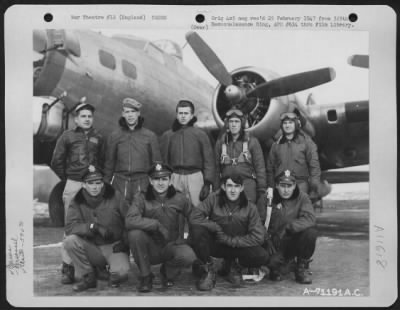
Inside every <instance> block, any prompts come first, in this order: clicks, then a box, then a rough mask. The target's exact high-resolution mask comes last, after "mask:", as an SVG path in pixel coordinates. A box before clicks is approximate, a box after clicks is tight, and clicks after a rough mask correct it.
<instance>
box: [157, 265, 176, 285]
mask: <svg viewBox="0 0 400 310" xmlns="http://www.w3.org/2000/svg"><path fill="white" fill-rule="evenodd" d="M165 268H166V267H165V264H162V265H161V267H160V277H161V284H162V286H163V287H173V286H174V281H173V280H171V279H168V278H167V272H166V270H165Z"/></svg>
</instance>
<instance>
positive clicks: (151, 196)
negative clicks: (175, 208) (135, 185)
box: [145, 184, 176, 201]
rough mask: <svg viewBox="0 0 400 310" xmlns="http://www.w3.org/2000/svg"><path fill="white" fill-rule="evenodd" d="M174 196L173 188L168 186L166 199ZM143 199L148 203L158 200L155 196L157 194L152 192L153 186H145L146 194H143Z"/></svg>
mask: <svg viewBox="0 0 400 310" xmlns="http://www.w3.org/2000/svg"><path fill="white" fill-rule="evenodd" d="M175 194H176V190H175V188H174V187H173V186H172V185H170V186H169V187H168V190H167V195H166V198H167V199H170V198H172V197H174V196H175ZM145 198H146V200H148V201H152V200H157V199H158V195H157V193H155V192H154V190H153V186H151V184H149V185H148V186H147V190H146V193H145Z"/></svg>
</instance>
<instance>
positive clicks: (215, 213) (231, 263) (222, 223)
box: [191, 173, 269, 291]
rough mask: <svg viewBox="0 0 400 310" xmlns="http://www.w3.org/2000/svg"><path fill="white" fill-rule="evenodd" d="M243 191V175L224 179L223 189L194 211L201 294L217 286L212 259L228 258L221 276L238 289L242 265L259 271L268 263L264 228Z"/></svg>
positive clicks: (193, 233) (195, 268) (195, 267)
mask: <svg viewBox="0 0 400 310" xmlns="http://www.w3.org/2000/svg"><path fill="white" fill-rule="evenodd" d="M243 190H244V187H243V178H242V177H241V176H240V175H238V174H236V173H232V174H229V175H226V176H223V178H222V180H221V189H220V190H218V191H217V192H215V193H212V194H211V195H210V197H208V198H207V199H206V200H204V201H203V202H202V203H200V204H199V205H198V206H197V207H195V208H193V212H192V231H191V238H192V247H193V249H194V251H195V253H196V255H197V257H198V260H196V261H195V263H194V264H193V273H194V274H195V275H196V276H198V277H199V278H200V279H199V280H198V282H197V288H198V289H199V290H202V291H206V290H211V289H212V288H213V287H214V286H215V280H216V275H215V270H214V266H213V262H212V260H211V258H210V256H213V257H222V258H224V261H223V265H222V268H221V269H220V270H219V271H218V274H219V275H221V276H225V277H227V280H228V281H229V282H231V283H232V284H233V285H234V286H236V287H237V286H240V284H241V281H242V274H241V267H240V265H241V266H243V267H250V268H258V267H260V266H262V265H267V263H268V258H269V257H268V252H267V251H266V250H265V249H264V248H263V247H262V246H261V245H262V243H263V242H264V228H263V226H262V224H261V220H260V217H259V215H258V211H257V208H256V206H255V205H254V204H253V203H252V202H250V201H248V200H247V198H246V195H245V193H244V191H243ZM239 264H240V265H239Z"/></svg>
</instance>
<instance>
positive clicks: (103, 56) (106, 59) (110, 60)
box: [99, 50, 116, 70]
mask: <svg viewBox="0 0 400 310" xmlns="http://www.w3.org/2000/svg"><path fill="white" fill-rule="evenodd" d="M99 59H100V63H101V64H102V65H103V66H104V67H107V68H109V69H111V70H115V68H116V63H115V57H114V55H112V54H110V53H109V52H106V51H103V50H99Z"/></svg>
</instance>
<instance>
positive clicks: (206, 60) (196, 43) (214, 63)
mask: <svg viewBox="0 0 400 310" xmlns="http://www.w3.org/2000/svg"><path fill="white" fill-rule="evenodd" d="M186 40H187V42H188V43H189V45H190V46H191V47H192V49H193V51H194V52H195V53H196V55H197V57H199V59H200V61H201V62H202V63H203V65H204V66H205V67H206V69H207V70H208V71H209V72H210V73H211V74H212V75H213V76H214V77H215V78H216V79H217V81H218V82H219V83H221V84H222V85H224V86H228V85H231V84H232V77H231V75H230V74H229V72H228V70H226V68H225V66H224V64H223V63H222V62H221V60H220V59H219V58H218V56H217V55H216V54H215V53H214V52H213V50H212V49H211V48H210V47H209V46H208V45H207V43H206V42H204V40H203V39H202V38H201V37H200V36H199V35H198V34H197V32H193V31H189V32H188V33H187V34H186Z"/></svg>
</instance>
